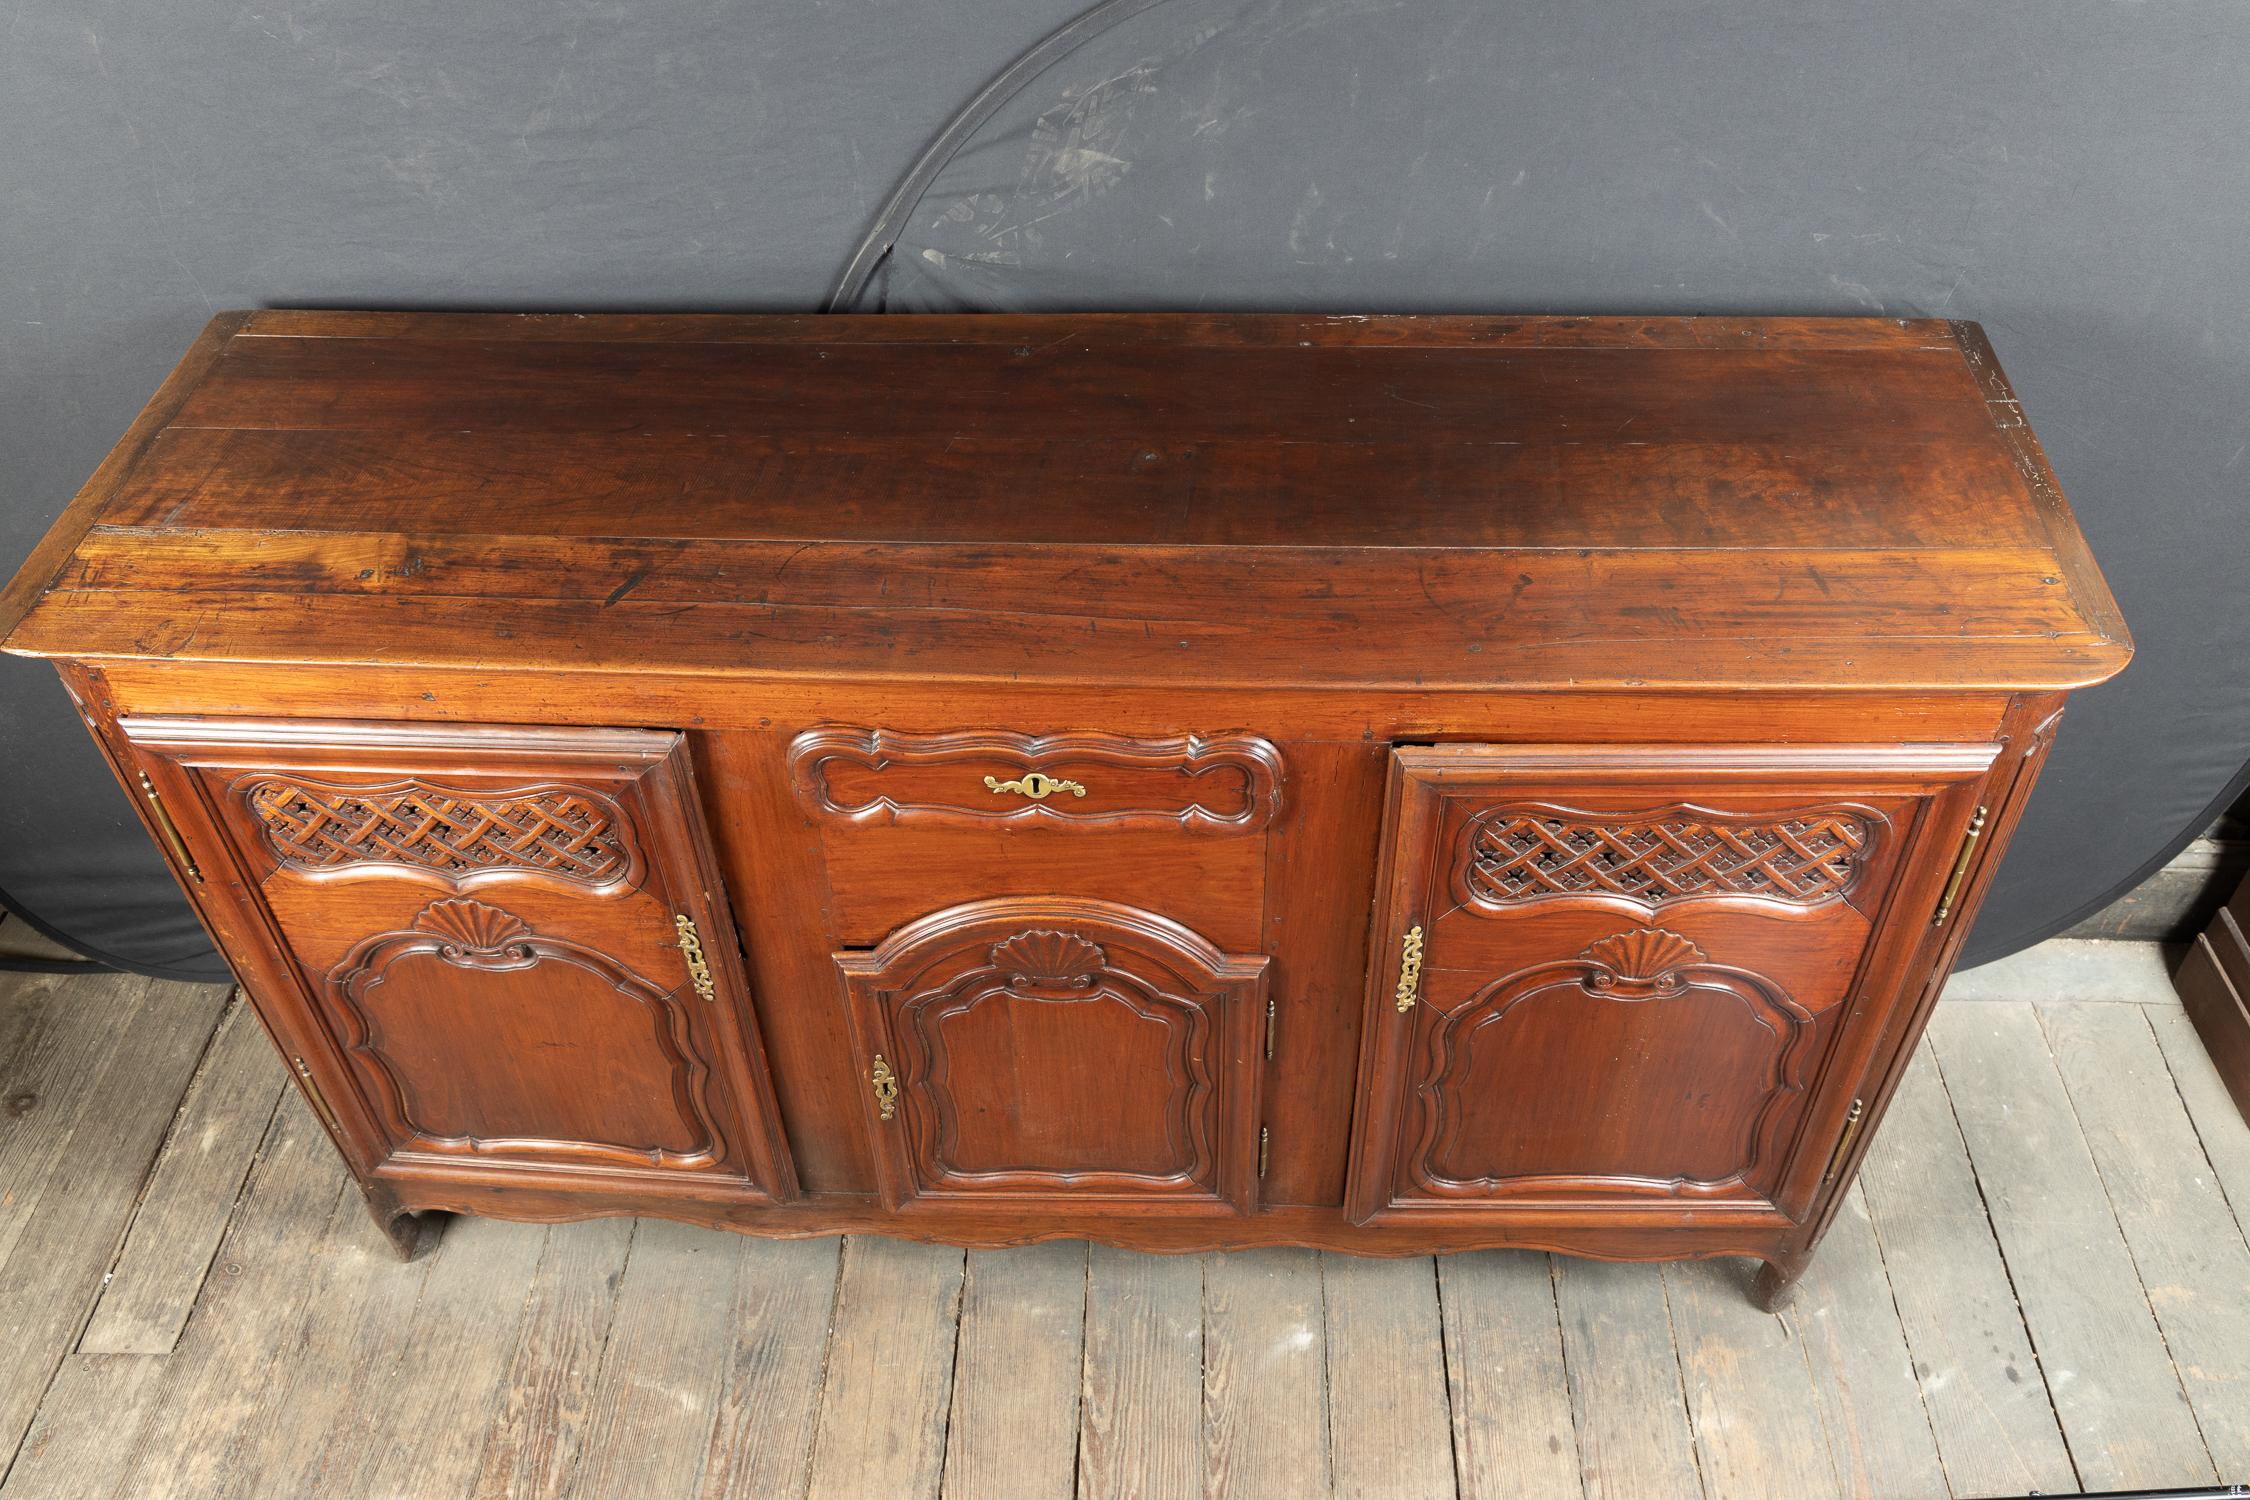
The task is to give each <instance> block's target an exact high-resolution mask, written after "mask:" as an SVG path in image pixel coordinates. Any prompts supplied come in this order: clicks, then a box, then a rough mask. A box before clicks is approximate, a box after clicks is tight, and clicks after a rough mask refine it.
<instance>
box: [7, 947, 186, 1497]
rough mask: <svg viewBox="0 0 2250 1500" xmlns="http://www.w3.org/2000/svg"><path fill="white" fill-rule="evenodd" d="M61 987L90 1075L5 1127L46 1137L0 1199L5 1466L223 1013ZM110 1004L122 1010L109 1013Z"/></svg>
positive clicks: (79, 1324) (82, 1074)
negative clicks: (22, 1176) (6, 1351)
mask: <svg viewBox="0 0 2250 1500" xmlns="http://www.w3.org/2000/svg"><path fill="white" fill-rule="evenodd" d="M74 983H75V984H76V985H77V986H79V988H78V989H77V990H76V992H75V993H74V995H73V1001H74V1003H76V1004H80V1005H83V1006H85V1007H86V1008H87V1009H88V1011H89V1012H91V1013H92V1014H93V1016H94V1017H95V1024H94V1030H93V1031H92V1032H91V1033H90V1034H89V1033H80V1034H78V1036H77V1039H76V1043H75V1046H74V1047H73V1050H74V1051H84V1050H88V1049H90V1050H91V1053H92V1057H93V1065H92V1066H90V1067H87V1068H83V1069H80V1068H64V1069H61V1070H60V1071H62V1072H64V1073H67V1074H69V1075H70V1076H71V1078H72V1082H71V1083H70V1084H69V1085H67V1086H65V1087H63V1088H62V1090H61V1091H59V1092H56V1093H51V1094H49V1095H48V1096H46V1098H45V1099H44V1100H41V1101H39V1102H38V1103H34V1104H33V1105H32V1106H30V1107H28V1108H26V1109H24V1110H23V1111H22V1112H21V1113H20V1114H17V1115H16V1117H15V1118H14V1119H12V1120H11V1121H10V1122H9V1123H8V1125H7V1127H6V1128H7V1130H8V1132H9V1133H11V1134H13V1133H16V1132H22V1131H31V1132H37V1133H40V1134H44V1135H51V1136H52V1138H53V1146H54V1149H53V1150H52V1151H47V1152H29V1153H21V1154H19V1156H18V1161H19V1162H20V1161H23V1160H25V1159H26V1158H31V1159H37V1160H38V1161H39V1175H38V1177H37V1178H35V1179H33V1180H31V1181H22V1180H16V1181H11V1182H8V1183H6V1184H5V1185H4V1197H5V1199H6V1201H7V1204H8V1206H7V1208H6V1209H5V1214H6V1223H7V1225H8V1228H9V1229H10V1230H11V1231H12V1232H11V1233H10V1234H9V1236H8V1238H9V1241H10V1245H11V1248H10V1249H9V1250H8V1252H7V1254H6V1256H5V1259H4V1260H0V1329H6V1330H7V1335H8V1343H9V1347H10V1348H11V1349H12V1350H14V1351H15V1352H14V1353H13V1354H12V1355H11V1356H10V1357H8V1358H5V1359H0V1454H13V1453H14V1452H15V1450H16V1448H17V1446H18V1445H19V1444H20V1443H21V1441H22V1439H23V1437H24V1435H25V1433H26V1432H28V1431H29V1429H30V1427H31V1424H32V1420H33V1418H34V1416H35V1415H36V1414H37V1412H38V1409H39V1403H40V1401H41V1399H42V1398H43V1397H44V1396H45V1395H46V1392H47V1386H48V1384H49V1382H50V1381H51V1380H52V1379H53V1378H54V1374H55V1370H56V1367H57V1366H58V1365H59V1364H60V1363H61V1361H62V1360H63V1359H64V1357H65V1356H66V1355H67V1354H68V1352H69V1350H70V1348H71V1346H72V1345H73V1344H74V1343H75V1342H76V1341H77V1338H78V1335H79V1333H80V1332H81V1331H82V1330H83V1329H84V1327H85V1320H86V1316H87V1313H88V1312H89V1311H90V1310H91V1309H92V1307H93V1305H94V1300H95V1298H96V1297H97V1296H99V1295H100V1291H101V1284H102V1276H103V1274H104V1273H105V1272H106V1271H107V1270H108V1269H109V1266H110V1263H111V1261H112V1260H113V1259H114V1258H115V1256H116V1254H117V1246H118V1243H119V1242H120V1241H121V1240H122V1239H123V1238H124V1235H125V1230H126V1225H127V1224H128V1222H129V1221H130V1218H131V1215H132V1212H133V1205H134V1204H135V1202H136V1201H137V1200H138V1198H139V1195H140V1189H141V1184H142V1182H143V1181H144V1180H145V1179H146V1177H147V1175H148V1168H149V1163H150V1161H151V1160H153V1159H154V1158H155V1156H156V1152H157V1148H158V1147H159V1146H160V1145H161V1144H162V1143H163V1140H164V1132H165V1130H166V1129H167V1127H169V1126H170V1124H171V1122H172V1114H173V1111H174V1109H175V1108H176V1107H177V1106H178V1104H179V1101H180V1096H181V1094H182V1093H184V1092H185V1091H186V1089H187V1085H188V1080H189V1078H190V1077H192V1076H193V1075H194V1072H195V1066H196V1062H197V1060H198V1059H199V1058H201V1057H202V1055H203V1052H204V1048H205V1046H206V1045H207V1044H208V1043H209V1041H210V1038H211V1031H212V1028H213V1027H215V1026H216V1025H217V1024H218V1019H219V1012H220V1008H221V1007H222V1006H223V1005H224V1004H225V1003H226V991H225V990H223V989H220V988H217V987H215V986H211V985H189V984H173V983H157V984H150V983H148V982H147V981H145V980H137V979H130V978H126V977H124V976H113V977H112V982H111V983H109V984H100V982H99V981H95V982H94V986H89V985H88V981H85V980H79V981H75V982H74ZM120 997H122V998H125V999H127V1000H128V1002H129V1003H126V1004H117V1003H114V1002H115V1000H116V999H117V998H120ZM7 1097H9V1098H21V1097H24V1095H23V1094H22V1093H21V1092H11V1093H9V1094H8V1095H7ZM41 1104H44V1105H45V1106H46V1108H44V1109H42V1108H41V1107H40V1106H41ZM11 1112H12V1111H11Z"/></svg>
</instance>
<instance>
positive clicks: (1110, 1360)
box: [1078, 1245, 1208, 1500]
mask: <svg viewBox="0 0 2250 1500" xmlns="http://www.w3.org/2000/svg"><path fill="white" fill-rule="evenodd" d="M1083 1381H1084V1386H1083V1394H1082V1395H1081V1397H1080V1400H1079V1419H1078V1494H1079V1496H1080V1497H1081V1500H1125V1497H1137V1496H1150V1497H1155V1496H1166V1497H1169V1496H1173V1495H1197V1494H1201V1493H1202V1491H1203V1479H1204V1475H1205V1473H1206V1472H1208V1460H1207V1458H1206V1456H1205V1450H1204V1431H1203V1263H1202V1262H1201V1261H1200V1260H1197V1259H1195V1258H1193V1257H1189V1256H1176V1257H1167V1256H1143V1255H1134V1254H1131V1253H1130V1252H1126V1251H1120V1250H1112V1249H1109V1248H1107V1247H1106V1246H1102V1245H1095V1246H1093V1247H1092V1248H1091V1249H1090V1250H1089V1251H1088V1252H1087V1262H1086V1369H1085V1373H1084V1376H1083Z"/></svg>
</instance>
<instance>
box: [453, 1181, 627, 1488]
mask: <svg viewBox="0 0 2250 1500" xmlns="http://www.w3.org/2000/svg"><path fill="white" fill-rule="evenodd" d="M635 1227H636V1226H635V1224H634V1221H633V1220H631V1219H590V1220H587V1221H586V1222H584V1223H580V1224H556V1225H553V1226H551V1227H550V1228H549V1229H548V1230H547V1231H546V1237H545V1241H544V1243H543V1244H542V1246H541V1249H540V1256H539V1265H538V1268H537V1269H536V1270H534V1271H533V1272H532V1276H531V1286H530V1289H529V1291H528V1292H527V1294H526V1295H525V1297H524V1301H523V1318H522V1322H521V1323H520V1324H519V1325H518V1326H517V1329H516V1338H515V1346H514V1348H513V1349H511V1350H510V1351H509V1363H508V1369H507V1373H506V1374H505V1375H503V1376H502V1377H501V1380H500V1387H499V1392H498V1395H497V1399H496V1401H495V1402H494V1403H493V1405H491V1406H490V1407H487V1408H486V1418H487V1420H486V1425H485V1426H484V1427H483V1429H482V1436H483V1438H484V1448H483V1450H482V1452H481V1453H479V1455H478V1462H477V1475H476V1478H475V1480H474V1481H473V1483H472V1484H470V1485H469V1486H468V1487H466V1490H465V1492H466V1493H469V1494H473V1495H476V1496H478V1497H480V1500H493V1497H501V1496H506V1497H508V1500H552V1497H554V1496H558V1495H560V1494H561V1493H562V1492H563V1489H564V1487H565V1485H566V1484H567V1483H568V1481H569V1476H570V1472H571V1470H572V1469H573V1468H574V1467H575V1466H576V1464H577V1462H578V1458H579V1455H580V1453H581V1452H583V1451H584V1445H585V1441H586V1434H587V1430H588V1428H589V1426H590V1425H591V1423H592V1419H593V1403H594V1393H595V1388H596V1381H597V1379H598V1378H599V1373H600V1370H601V1365H602V1351H603V1349H604V1348H605V1347H606V1346H607V1345H608V1343H609V1334H610V1325H611V1323H612V1321H613V1319H614V1318H615V1316H616V1306H617V1304H616V1295H617V1289H618V1286H619V1284H620V1283H621V1282H622V1281H623V1279H624V1275H625V1266H626V1261H627V1258H628V1257H629V1255H630V1253H631V1250H632V1243H633V1232H634V1229H635Z"/></svg>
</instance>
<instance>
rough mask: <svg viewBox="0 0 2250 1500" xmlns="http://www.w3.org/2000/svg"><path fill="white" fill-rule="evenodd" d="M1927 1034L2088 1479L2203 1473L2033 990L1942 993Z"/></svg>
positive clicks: (2204, 1480) (2192, 1477)
mask: <svg viewBox="0 0 2250 1500" xmlns="http://www.w3.org/2000/svg"><path fill="white" fill-rule="evenodd" d="M1930 1037H1931V1040H1932V1043H1933V1044H1934V1046H1935V1048H1936V1053H1937V1060H1938V1066H1939V1068H1940V1070H1941V1071H1942V1072H1943V1074H1944V1076H1945V1078H1946V1082H1947V1090H1946V1092H1947V1094H1948V1095H1949V1096H1950V1097H1951V1099H1952V1101H1953V1109H1954V1114H1955V1117H1956V1118H1957V1119H1959V1120H1960V1122H1961V1133H1962V1136H1963V1138H1964V1139H1965V1140H1966V1141H1967V1142H1968V1146H1969V1156H1970V1159H1971V1160H1972V1161H1973V1162H1974V1163H1975V1165H1976V1171H1977V1180H1978V1182H1979V1183H1980V1184H1981V1185H1982V1187H1983V1189H1984V1195H1985V1201H1986V1203H1987V1204H1988V1205H1989V1206H1990V1208H1991V1212H1992V1224H1993V1228H1994V1229H1995V1230H1996V1231H1997V1232H1998V1235H1999V1239H2000V1249H2001V1252H2002V1254H2004V1255H2005V1256H2006V1258H2007V1262H2008V1272H2009V1276H2010V1278H2011V1280H2012V1281H2013V1282H2014V1284H2015V1289H2016V1295H2017V1297H2018V1299H2019V1300H2020V1302H2021V1305H2022V1307H2023V1315H2024V1321H2025V1323H2026V1325H2027V1326H2028V1327H2029V1328H2030V1330H2031V1337H2032V1341H2033V1343H2034V1344H2035V1345H2036V1346H2037V1347H2038V1350H2039V1358H2040V1365H2041V1368H2042V1369H2043V1370H2044V1371H2045V1373H2046V1377H2047V1389H2048V1392H2049V1394H2050V1395H2052V1397H2053V1398H2054V1403H2055V1412H2056V1415H2057V1417H2058V1418H2059V1419H2060V1421H2061V1423H2062V1429H2063V1437H2064V1439H2065V1440H2066V1441H2067V1442H2068V1443H2069V1444H2070V1455H2071V1459H2072V1461H2073V1463H2074V1464H2075V1465H2076V1466H2077V1469H2078V1475H2079V1478H2080V1480H2081V1481H2082V1483H2083V1484H2084V1485H2085V1487H2086V1488H2088V1489H2093V1490H2112V1489H2132V1488H2135V1487H2147V1488H2161V1487H2164V1486H2180V1485H2193V1484H2209V1483H2211V1482H2212V1480H2213V1479H2214V1477H2215V1475H2214V1472H2213V1470H2212V1467H2211V1460H2210V1457H2209V1455H2208V1454H2207V1452H2206V1451H2205V1449H2204V1446H2203V1438H2202V1434H2201V1433H2200V1432H2199V1431H2198V1430H2197V1428H2196V1423H2195V1417H2194V1414H2193V1412H2192V1411H2191V1410H2190V1409H2189V1407H2188V1402H2187V1396H2186V1393H2185V1392H2184V1391H2183V1390H2182V1389H2181V1386H2180V1378H2179V1374H2178V1372H2177V1371H2175V1370H2174V1369H2173V1367H2172V1360H2171V1356H2170V1354H2169V1352H2168V1351H2167V1350H2166V1348H2165V1345H2164V1336H2163V1334H2162V1333H2161V1332H2160V1331H2159V1330H2158V1328H2157V1324H2156V1319H2155V1316H2154V1315H2153V1314H2152V1313H2151V1312H2150V1311H2149V1306H2148V1300H2147V1298H2146V1297H2145V1296H2144V1295H2140V1294H2139V1293H2138V1289H2139V1287H2140V1276H2139V1273H2138V1272H2137V1271H2136V1270H2135V1269H2134V1266H2133V1257H2132V1254H2131V1252H2130V1251H2129V1250H2128V1249H2127V1248H2126V1245H2125V1236H2124V1233H2123V1231H2122V1230H2120V1229H2119V1228H2118V1224H2117V1217H2116V1215H2115V1214H2114V1213H2113V1212H2111V1209H2110V1204H2109V1195H2108V1194H2107V1193H2106V1192H2105V1191H2104V1190H2103V1187H2102V1183H2101V1178H2100V1177H2099V1176H2098V1175H2097V1174H2096V1172H2095V1170H2094V1161H2093V1158H2092V1157H2091V1156H2090V1155H2089V1154H2088V1153H2087V1149H2086V1141H2085V1138H2084V1136H2082V1135H2081V1134H2080V1133H2079V1129H2078V1121H2077V1119H2076V1117H2075V1116H2074V1115H2073V1114H2072V1112H2071V1108H2070V1100H2069V1098H2068V1097H2067V1095H2066V1094H2065V1093H2064V1091H2063V1082H2062V1079H2061V1078H2060V1077H2059V1076H2058V1075H2057V1074H2056V1072H2055V1064H2054V1059H2053V1057H2051V1056H2050V1055H2049V1053H2048V1051H2047V1041H2046V1037H2045V1036H2044V1034H2042V1032H2041V1031H2040V1027H2039V1018H2038V1017H2037V1016H2036V1015H2035V1014H2033V1012H2032V1008H2031V1006H2030V1005H2028V1004H2019V1003H2010V1002H2005V1001H2001V1002H1995V1003H1992V1004H1989V1005H1973V1006H1963V1007H1960V1008H1958V1009H1955V1010H1950V1011H1949V1010H1946V1009H1945V1008H1944V1007H1942V1006H1941V1007H1939V1010H1938V1015H1937V1019H1936V1021H1935V1022H1934V1023H1933V1024H1932V1025H1931V1028H1930Z"/></svg>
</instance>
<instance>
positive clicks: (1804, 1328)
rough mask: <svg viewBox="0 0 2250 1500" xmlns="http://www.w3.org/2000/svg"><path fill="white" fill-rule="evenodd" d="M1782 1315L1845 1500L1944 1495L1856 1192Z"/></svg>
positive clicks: (1878, 1253) (1909, 1360) (1940, 1469)
mask: <svg viewBox="0 0 2250 1500" xmlns="http://www.w3.org/2000/svg"><path fill="white" fill-rule="evenodd" d="M1786 1319H1787V1322H1788V1324H1789V1328H1790V1331H1791V1333H1792V1334H1793V1335H1794V1336H1795V1337H1796V1339H1797V1340H1798V1342H1799V1343H1800V1344H1801V1345H1802V1346H1803V1349H1804V1353H1805V1365H1806V1367H1807V1371H1808V1373H1809V1375H1810V1377H1811V1386H1812V1391H1813V1396H1814V1399H1815V1401H1816V1403H1817V1405H1818V1407H1819V1411H1820V1423H1821V1427H1822V1429H1823V1430H1824V1431H1825V1432H1826V1434H1827V1437H1828V1460H1829V1465H1830V1467H1831V1468H1832V1469H1833V1471H1834V1473H1835V1476H1836V1488H1837V1491H1838V1493H1840V1494H1843V1495H1848V1496H1851V1497H1853V1500H1880V1497H1884V1496H1890V1495H1938V1494H1943V1493H1945V1492H1946V1490H1947V1488H1948V1486H1947V1481H1946V1473H1945V1466H1944V1463H1943V1461H1942V1460H1941V1459H1940V1457H1939V1455H1938V1447H1937V1439H1936V1436H1935V1435H1934V1434H1933V1433H1932V1432H1931V1430H1930V1417H1929V1413H1928V1411H1927V1409H1926V1408H1925V1407H1924V1405H1923V1402H1922V1392H1921V1388H1920V1384H1919V1382H1918V1381H1917V1380H1916V1379H1915V1376H1914V1359H1913V1356H1912V1355H1911V1354H1910V1353H1909V1352H1908V1350H1907V1346H1906V1335H1905V1332H1904V1330H1903V1329H1902V1328H1901V1326H1900V1323H1899V1314H1898V1308H1897V1305H1896V1301H1895V1294H1894V1293H1893V1291H1892V1288H1891V1282H1890V1278H1889V1276H1888V1274H1887V1273H1886V1270H1885V1267H1884V1265H1883V1258H1882V1250H1881V1247H1880V1246H1879V1245H1878V1244H1877V1242H1876V1239H1875V1226H1874V1223H1873V1221H1872V1220H1871V1218H1870V1217H1869V1215H1868V1212H1867V1206H1866V1204H1865V1203H1864V1202H1862V1201H1861V1198H1860V1195H1859V1194H1858V1193H1856V1192H1855V1193H1853V1194H1851V1195H1849V1196H1848V1197H1846V1199H1845V1200H1844V1206H1843V1208H1842V1209H1841V1210H1840V1211H1839V1212H1838V1213H1837V1215H1836V1220H1835V1224H1834V1227H1833V1228H1831V1230H1830V1231H1829V1234H1828V1238H1827V1239H1826V1240H1825V1241H1824V1242H1823V1243H1822V1247H1821V1254H1820V1259H1819V1260H1818V1261H1816V1262H1814V1263H1813V1266H1812V1268H1811V1269H1810V1270H1808V1271H1807V1272H1806V1273H1805V1284H1804V1290H1803V1291H1802V1293H1800V1295H1799V1298H1798V1302H1797V1305H1796V1307H1795V1308H1794V1309H1793V1310H1791V1311H1790V1312H1788V1313H1787V1314H1786Z"/></svg>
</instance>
